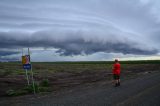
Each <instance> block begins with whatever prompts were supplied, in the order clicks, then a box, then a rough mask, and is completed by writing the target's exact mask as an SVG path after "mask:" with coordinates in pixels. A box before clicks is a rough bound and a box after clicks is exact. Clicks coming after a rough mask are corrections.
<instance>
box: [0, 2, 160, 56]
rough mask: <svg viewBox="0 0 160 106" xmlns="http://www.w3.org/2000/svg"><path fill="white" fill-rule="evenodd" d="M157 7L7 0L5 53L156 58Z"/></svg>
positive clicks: (2, 36)
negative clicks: (27, 50) (40, 49)
mask: <svg viewBox="0 0 160 106" xmlns="http://www.w3.org/2000/svg"><path fill="white" fill-rule="evenodd" d="M142 1H143V0H142ZM154 6H155V5H154V3H153V2H151V1H150V2H147V3H144V2H141V1H139V0H132V1H131V0H123V1H121V0H80V1H75V0H67V2H66V1H65V0H34V1H32V0H28V1H25V0H12V1H9V0H3V1H0V24H1V26H0V49H4V48H6V49H10V48H12V49H14V48H22V47H34V48H35V47H43V48H49V47H53V48H57V49H58V50H57V53H60V54H61V55H79V54H82V55H83V54H93V53H96V52H106V53H123V54H135V55H152V54H157V53H158V52H159V46H160V43H159V40H157V39H160V38H159V32H160V14H158V13H157V11H156V9H157V8H156V6H155V7H154ZM7 54H9V53H6V55H7ZM0 55H1V56H2V55H4V53H3V52H2V53H0Z"/></svg>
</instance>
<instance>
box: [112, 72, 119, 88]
mask: <svg viewBox="0 0 160 106" xmlns="http://www.w3.org/2000/svg"><path fill="white" fill-rule="evenodd" d="M113 79H114V80H115V81H116V84H115V86H120V75H119V74H113Z"/></svg>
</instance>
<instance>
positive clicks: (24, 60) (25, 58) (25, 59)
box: [22, 48, 36, 94]
mask: <svg viewBox="0 0 160 106" xmlns="http://www.w3.org/2000/svg"><path fill="white" fill-rule="evenodd" d="M22 64H23V69H24V70H25V71H26V78H27V83H28V85H29V84H30V82H29V76H28V70H31V74H32V86H33V90H34V94H35V93H36V92H35V83H34V78H33V71H32V65H31V61H30V51H29V48H28V55H23V49H22Z"/></svg>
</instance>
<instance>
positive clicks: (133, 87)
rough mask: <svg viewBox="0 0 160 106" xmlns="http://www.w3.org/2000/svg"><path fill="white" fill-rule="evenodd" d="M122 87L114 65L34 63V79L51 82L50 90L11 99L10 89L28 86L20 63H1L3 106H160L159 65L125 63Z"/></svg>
mask: <svg viewBox="0 0 160 106" xmlns="http://www.w3.org/2000/svg"><path fill="white" fill-rule="evenodd" d="M121 66H122V67H121V69H122V74H121V80H122V85H121V86H120V87H117V88H115V87H113V85H112V73H111V70H112V62H108V63H107V62H80V63H78V62H77V63H33V71H34V79H35V81H36V83H40V82H41V80H43V79H48V81H49V87H48V88H49V90H48V91H47V92H40V93H38V94H36V95H33V94H32V93H29V92H28V93H25V94H22V95H21V96H12V97H9V96H7V95H6V92H7V91H8V90H10V89H12V90H17V91H19V90H21V89H22V88H24V87H25V86H26V82H27V81H26V78H25V71H24V70H23V69H21V68H22V66H21V64H20V63H0V76H1V77H0V86H1V88H0V105H5V106H7V105H8V106H9V105H10V104H12V105H13V106H18V105H19V106H23V105H27V106H28V105H29V106H32V105H33V106H46V105H47V106H50V105H55V106H57V105H58V106H59V105H60V106H64V105H65V106H71V105H90V106H93V105H95V106H99V105H100V106H103V105H132V104H133V105H141V104H142V105H145V106H146V105H151V104H154V105H155V106H156V105H157V106H159V101H158V100H159V98H160V95H159V94H160V92H159V89H160V84H159V82H160V65H159V63H158V62H153V61H151V62H143V63H142V62H123V63H121Z"/></svg>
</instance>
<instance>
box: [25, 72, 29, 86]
mask: <svg viewBox="0 0 160 106" xmlns="http://www.w3.org/2000/svg"><path fill="white" fill-rule="evenodd" d="M26 78H27V83H28V85H29V78H28V71H27V69H26Z"/></svg>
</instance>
